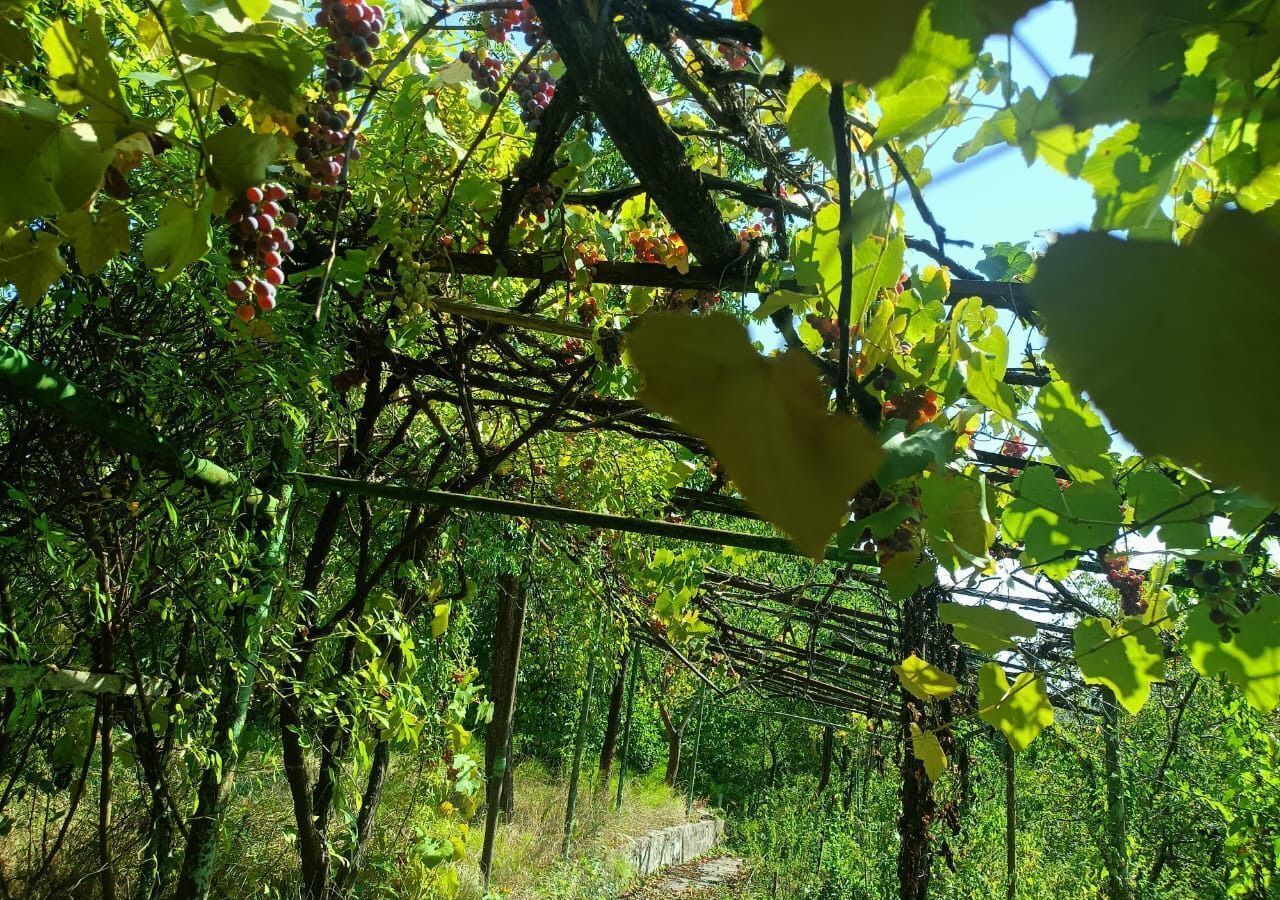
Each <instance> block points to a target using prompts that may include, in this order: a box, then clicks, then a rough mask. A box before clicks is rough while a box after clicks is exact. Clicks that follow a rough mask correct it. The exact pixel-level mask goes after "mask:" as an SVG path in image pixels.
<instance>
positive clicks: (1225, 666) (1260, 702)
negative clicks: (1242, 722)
mask: <svg viewBox="0 0 1280 900" xmlns="http://www.w3.org/2000/svg"><path fill="white" fill-rule="evenodd" d="M1212 609H1213V604H1211V603H1206V602H1202V603H1199V604H1198V605H1197V606H1196V607H1195V608H1194V609H1193V610H1191V612H1190V613H1189V614H1188V615H1187V630H1186V632H1185V633H1184V634H1183V636H1182V646H1183V648H1184V649H1185V650H1186V652H1187V656H1188V658H1189V659H1190V660H1191V664H1192V665H1193V666H1195V667H1196V670H1197V671H1198V672H1200V674H1202V675H1205V676H1207V677H1210V678H1211V677H1213V676H1214V675H1217V674H1219V673H1225V674H1226V676H1227V677H1228V678H1230V679H1231V681H1232V682H1234V683H1235V684H1236V685H1237V686H1238V687H1239V688H1240V689H1241V690H1242V691H1244V697H1245V699H1246V700H1248V701H1249V705H1250V706H1252V707H1253V708H1254V709H1256V710H1258V711H1260V712H1264V713H1267V712H1271V710H1273V709H1275V708H1276V705H1277V704H1280V597H1277V596H1275V595H1274V594H1268V595H1267V596H1265V597H1263V598H1262V599H1260V600H1259V601H1258V604H1257V605H1256V606H1255V607H1254V608H1253V609H1252V610H1250V611H1249V612H1247V613H1245V614H1244V615H1243V616H1239V617H1238V618H1236V620H1235V621H1234V622H1233V623H1232V624H1233V625H1234V626H1235V627H1236V628H1238V629H1239V630H1238V631H1236V632H1235V633H1234V634H1232V636H1231V640H1230V641H1225V642H1224V641H1223V640H1222V636H1221V635H1220V634H1219V632H1218V626H1217V625H1216V624H1214V622H1213V620H1212V619H1211V618H1210V617H1209V614H1210V612H1211V611H1212Z"/></svg>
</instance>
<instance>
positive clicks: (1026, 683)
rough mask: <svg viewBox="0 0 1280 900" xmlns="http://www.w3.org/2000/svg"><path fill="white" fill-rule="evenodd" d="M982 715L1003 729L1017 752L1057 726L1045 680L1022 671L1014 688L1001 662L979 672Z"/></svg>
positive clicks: (987, 665)
mask: <svg viewBox="0 0 1280 900" xmlns="http://www.w3.org/2000/svg"><path fill="white" fill-rule="evenodd" d="M978 715H979V716H980V717H981V718H982V721H984V722H986V723H987V724H988V725H994V726H995V727H996V728H999V729H1000V731H1001V733H1002V734H1003V735H1004V736H1005V739H1006V740H1007V741H1008V742H1009V746H1010V747H1012V748H1013V749H1014V751H1015V752H1020V751H1022V750H1025V749H1026V748H1027V745H1028V744H1030V743H1031V742H1032V741H1034V740H1035V739H1036V736H1037V735H1038V734H1040V732H1041V731H1043V730H1044V729H1045V728H1047V727H1049V726H1050V725H1052V724H1053V706H1052V705H1050V703H1049V692H1048V690H1046V689H1045V686H1044V679H1043V678H1041V677H1040V676H1038V675H1036V674H1035V673H1033V672H1022V673H1021V674H1019V675H1018V677H1017V678H1016V679H1014V682H1013V684H1012V685H1010V684H1009V676H1008V675H1006V674H1005V671H1004V669H1002V668H1001V667H1000V664H999V663H987V664H986V665H985V666H983V667H982V670H981V671H980V672H978Z"/></svg>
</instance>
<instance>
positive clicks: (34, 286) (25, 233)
mask: <svg viewBox="0 0 1280 900" xmlns="http://www.w3.org/2000/svg"><path fill="white" fill-rule="evenodd" d="M58 243H59V241H58V237H57V235H53V234H49V233H48V232H47V231H31V230H30V229H28V228H25V227H21V228H16V229H10V231H9V232H8V234H6V235H5V237H4V240H3V241H0V280H3V281H7V282H9V283H10V284H12V285H13V286H14V288H16V289H17V291H18V299H19V300H21V301H22V305H23V306H35V305H36V304H37V303H39V302H40V301H41V300H42V299H44V295H45V293H46V292H47V291H48V290H49V286H50V285H52V284H53V283H54V282H55V281H57V280H58V279H59V278H61V277H62V276H63V274H64V273H65V272H66V271H67V264H66V263H64V262H63V261H62V256H61V255H60V254H59V253H58Z"/></svg>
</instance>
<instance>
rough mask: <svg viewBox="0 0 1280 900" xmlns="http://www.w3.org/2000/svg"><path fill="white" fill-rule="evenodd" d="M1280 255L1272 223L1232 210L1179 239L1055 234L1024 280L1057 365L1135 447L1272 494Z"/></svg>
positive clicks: (1278, 405) (1275, 490) (1279, 486)
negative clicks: (1031, 277) (1279, 265)
mask: <svg viewBox="0 0 1280 900" xmlns="http://www.w3.org/2000/svg"><path fill="white" fill-rule="evenodd" d="M1277 259H1280V231H1277V230H1276V229H1275V228H1274V227H1273V226H1271V225H1269V224H1268V223H1267V222H1266V221H1264V220H1263V219H1262V218H1261V217H1258V216H1252V215H1249V214H1248V213H1243V212H1229V213H1224V214H1221V215H1218V216H1215V217H1213V218H1211V219H1209V220H1208V221H1206V222H1205V224H1204V225H1203V226H1202V227H1201V229H1200V231H1199V233H1198V234H1197V235H1196V237H1195V239H1194V240H1193V241H1192V242H1191V243H1190V244H1189V245H1187V246H1185V247H1176V246H1173V245H1171V244H1164V243H1147V242H1140V241H1122V240H1119V239H1117V238H1114V237H1110V236H1109V235H1105V234H1076V235H1070V236H1068V237H1064V238H1062V239H1061V240H1060V241H1058V243H1056V244H1055V245H1054V246H1053V247H1051V248H1050V249H1049V252H1048V253H1047V254H1046V255H1045V257H1044V259H1043V260H1041V262H1040V264H1039V270H1038V274H1037V275H1036V278H1035V281H1033V282H1032V284H1031V286H1030V292H1031V298H1032V302H1033V303H1034V304H1035V306H1036V308H1037V309H1039V310H1040V312H1041V314H1042V315H1043V317H1044V321H1045V324H1046V330H1047V333H1048V336H1049V349H1050V351H1051V352H1052V353H1053V355H1054V356H1055V358H1056V360H1057V361H1058V366H1059V368H1060V369H1061V370H1062V371H1063V372H1064V373H1065V374H1066V375H1067V377H1068V378H1069V379H1070V381H1071V383H1072V384H1074V385H1075V386H1077V387H1079V388H1082V389H1083V390H1085V391H1086V392H1087V393H1088V394H1089V396H1090V397H1091V398H1092V399H1093V401H1094V402H1095V403H1097V404H1098V406H1099V407H1101V408H1102V410H1103V412H1105V413H1106V414H1107V417H1108V418H1109V419H1110V420H1111V422H1112V424H1113V425H1115V426H1116V427H1117V428H1119V429H1120V431H1121V432H1123V434H1124V436H1125V437H1126V438H1128V439H1129V440H1130V441H1132V442H1133V444H1134V445H1135V446H1136V447H1137V448H1138V449H1139V450H1141V451H1142V452H1143V453H1144V454H1147V455H1164V456H1169V457H1171V458H1173V459H1175V460H1177V461H1178V462H1180V463H1183V464H1185V465H1189V466H1194V467H1195V468H1196V469H1197V470H1199V471H1201V472H1203V473H1204V474H1206V475H1208V476H1210V477H1211V478H1213V479H1214V480H1215V481H1217V482H1219V483H1221V484H1223V485H1232V484H1237V485H1240V486H1241V487H1244V488H1245V489H1247V490H1250V491H1252V492H1254V493H1257V494H1260V495H1261V496H1263V497H1266V498H1267V499H1268V500H1271V501H1280V466H1277V465H1276V464H1275V447H1276V446H1277V441H1280V393H1277V392H1276V391H1275V390H1274V389H1273V386H1274V385H1275V384H1276V383H1277V382H1280V353H1277V352H1276V335H1277V334H1280V303H1277V302H1276V300H1277V292H1276V277H1275V271H1274V267H1275V263H1276V260H1277ZM1224 386H1229V387H1224Z"/></svg>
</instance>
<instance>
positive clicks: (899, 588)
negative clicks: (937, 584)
mask: <svg viewBox="0 0 1280 900" xmlns="http://www.w3.org/2000/svg"><path fill="white" fill-rule="evenodd" d="M937 577H938V567H937V565H935V564H934V563H933V562H932V561H931V560H929V559H928V558H927V557H925V556H924V555H923V554H922V553H921V552H920V551H919V550H913V551H907V552H905V553H891V554H889V555H887V556H881V557H880V578H881V579H882V580H883V581H884V586H885V587H886V588H888V590H889V596H890V597H892V598H893V599H894V600H905V599H906V598H907V597H910V596H911V595H912V594H914V593H915V592H916V591H917V590H919V589H920V588H922V587H925V586H927V585H930V584H933V583H934V581H936V580H937Z"/></svg>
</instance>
